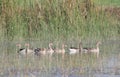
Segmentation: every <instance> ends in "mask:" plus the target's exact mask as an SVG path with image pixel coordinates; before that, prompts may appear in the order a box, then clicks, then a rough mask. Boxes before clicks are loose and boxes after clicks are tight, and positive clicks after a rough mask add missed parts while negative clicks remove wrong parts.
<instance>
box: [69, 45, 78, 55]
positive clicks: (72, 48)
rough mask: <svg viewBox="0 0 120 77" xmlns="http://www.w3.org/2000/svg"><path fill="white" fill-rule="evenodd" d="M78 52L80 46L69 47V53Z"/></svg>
mask: <svg viewBox="0 0 120 77" xmlns="http://www.w3.org/2000/svg"><path fill="white" fill-rule="evenodd" d="M76 53H79V48H75V47H70V48H69V54H70V55H72V54H76Z"/></svg>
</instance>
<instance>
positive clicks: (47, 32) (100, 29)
mask: <svg viewBox="0 0 120 77" xmlns="http://www.w3.org/2000/svg"><path fill="white" fill-rule="evenodd" d="M86 5H87V6H88V5H89V6H88V7H87V6H86ZM0 8H1V11H0V25H1V28H0V36H1V39H3V38H6V39H10V40H18V39H30V38H31V39H39V40H44V41H46V40H49V41H53V39H54V40H68V39H74V38H81V39H85V38H103V37H105V38H107V37H111V36H116V35H118V30H119V29H118V26H119V25H120V23H119V20H117V19H115V18H114V17H112V16H109V17H108V15H107V14H106V13H105V12H104V11H102V10H99V9H97V8H96V7H95V4H93V1H92V0H88V2H87V0H75V1H72V0H21V1H20V0H10V1H9V0H1V1H0ZM86 15H87V18H85V16H86Z"/></svg>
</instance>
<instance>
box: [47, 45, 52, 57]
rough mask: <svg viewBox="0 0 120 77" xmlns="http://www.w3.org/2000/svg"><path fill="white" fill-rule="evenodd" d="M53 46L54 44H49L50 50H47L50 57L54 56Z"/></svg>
mask: <svg viewBox="0 0 120 77" xmlns="http://www.w3.org/2000/svg"><path fill="white" fill-rule="evenodd" d="M52 46H53V43H49V48H48V49H47V50H46V52H47V54H48V55H49V56H52V55H53V53H54V50H53V48H52Z"/></svg>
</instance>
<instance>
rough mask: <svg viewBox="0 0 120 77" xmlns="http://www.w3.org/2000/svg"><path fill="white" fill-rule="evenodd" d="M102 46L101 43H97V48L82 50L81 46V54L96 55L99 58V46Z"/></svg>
mask: <svg viewBox="0 0 120 77" xmlns="http://www.w3.org/2000/svg"><path fill="white" fill-rule="evenodd" d="M100 44H101V42H97V44H96V48H82V45H81V52H84V53H88V52H90V53H95V54H96V55H97V57H98V56H99V45H100Z"/></svg>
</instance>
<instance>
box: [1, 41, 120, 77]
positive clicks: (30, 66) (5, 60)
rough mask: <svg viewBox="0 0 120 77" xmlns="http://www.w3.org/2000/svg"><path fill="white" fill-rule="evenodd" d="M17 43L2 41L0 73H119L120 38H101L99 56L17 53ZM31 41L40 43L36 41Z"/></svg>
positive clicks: (24, 76) (105, 76) (84, 76)
mask: <svg viewBox="0 0 120 77" xmlns="http://www.w3.org/2000/svg"><path fill="white" fill-rule="evenodd" d="M16 43H17V42H14V43H11V42H1V45H2V46H1V47H0V51H1V54H0V77H120V40H105V41H102V45H101V46H100V56H99V57H98V58H96V56H94V54H82V55H79V54H76V55H69V54H67V53H66V55H65V57H64V59H63V58H61V55H57V56H56V55H55V54H54V55H53V56H52V57H51V58H49V57H47V56H43V57H37V56H32V57H31V56H30V57H29V58H25V57H18V56H17V54H16V47H15V44H16ZM33 43H35V45H34V44H33ZM31 44H32V45H33V47H36V46H37V45H39V43H38V42H37V41H33V42H32V43H31ZM85 44H86V43H85ZM92 44H94V43H92ZM40 46H42V45H40ZM68 47H69V46H68ZM66 51H67V52H69V51H68V48H66Z"/></svg>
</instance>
